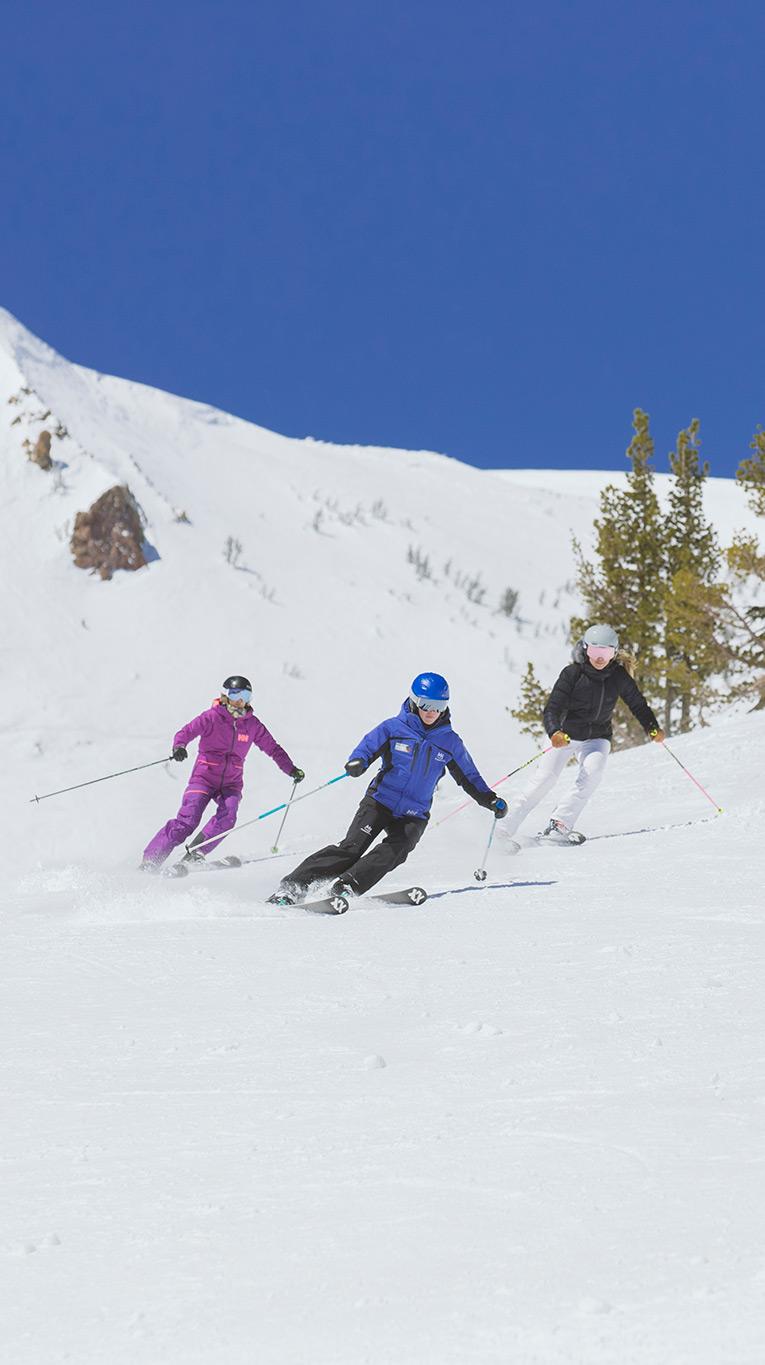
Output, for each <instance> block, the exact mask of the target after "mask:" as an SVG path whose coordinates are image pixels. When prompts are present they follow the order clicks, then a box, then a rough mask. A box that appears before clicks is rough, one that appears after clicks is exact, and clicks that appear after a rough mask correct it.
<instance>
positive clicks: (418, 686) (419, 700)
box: [409, 673, 449, 711]
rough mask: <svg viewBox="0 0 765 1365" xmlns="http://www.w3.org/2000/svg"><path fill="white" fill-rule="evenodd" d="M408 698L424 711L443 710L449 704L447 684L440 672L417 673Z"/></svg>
mask: <svg viewBox="0 0 765 1365" xmlns="http://www.w3.org/2000/svg"><path fill="white" fill-rule="evenodd" d="M409 699H410V701H413V702H414V704H415V706H422V707H424V708H425V710H426V711H445V710H446V709H447V707H448V705H449V684H448V682H447V681H446V678H442V677H441V674H440V673H418V674H417V677H416V678H415V679H414V682H413V683H412V688H411V691H410V693H409Z"/></svg>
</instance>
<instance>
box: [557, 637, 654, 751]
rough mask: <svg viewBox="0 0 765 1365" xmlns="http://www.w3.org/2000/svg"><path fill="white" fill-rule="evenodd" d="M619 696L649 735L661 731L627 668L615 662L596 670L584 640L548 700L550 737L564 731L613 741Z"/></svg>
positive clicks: (572, 736)
mask: <svg viewBox="0 0 765 1365" xmlns="http://www.w3.org/2000/svg"><path fill="white" fill-rule="evenodd" d="M619 697H621V699H622V701H624V702H626V703H627V705H628V706H629V708H630V711H631V712H632V714H633V716H635V718H636V719H637V720H638V721H639V722H640V724H641V725H642V727H643V729H644V730H645V731H646V733H649V732H650V731H651V730H658V728H659V722H658V720H657V719H656V717H655V715H654V713H653V711H652V710H651V708H650V706H649V705H648V702H647V701H646V699H645V697H644V696H643V693H642V692H641V691H640V688H639V687H638V685H637V683H636V682H635V680H634V678H631V677H630V675H629V673H628V672H627V670H626V668H625V667H624V665H623V664H620V663H617V662H616V660H615V659H614V660H612V662H611V663H610V664H607V665H606V667H605V668H602V669H598V668H593V666H592V664H591V663H590V662H589V660H588V659H587V655H586V654H585V651H584V646H583V644H582V643H581V641H580V642H579V644H577V645H576V646H575V648H574V662H573V663H572V664H567V666H566V667H565V668H564V669H563V672H562V673H561V675H560V677H559V678H558V681H557V682H556V684H555V686H554V687H553V690H552V692H551V693H550V695H549V697H548V698H547V705H546V706H545V709H544V726H545V730H546V731H547V733H548V735H553V734H554V733H555V731H556V730H564V731H565V733H566V734H567V735H569V736H570V738H571V739H610V738H611V736H612V734H613V730H612V727H611V718H612V716H613V714H614V707H615V706H616V703H617V701H618V700H619Z"/></svg>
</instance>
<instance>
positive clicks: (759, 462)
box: [736, 427, 765, 517]
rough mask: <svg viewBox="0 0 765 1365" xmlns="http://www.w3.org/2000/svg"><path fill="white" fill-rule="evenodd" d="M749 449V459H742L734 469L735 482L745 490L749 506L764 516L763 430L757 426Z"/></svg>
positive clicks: (764, 453)
mask: <svg viewBox="0 0 765 1365" xmlns="http://www.w3.org/2000/svg"><path fill="white" fill-rule="evenodd" d="M749 449H750V450H752V451H754V454H753V455H752V456H751V458H750V459H746V460H742V461H741V464H740V465H739V467H738V469H737V471H736V483H740V484H741V487H742V488H743V489H744V490H745V491H746V494H747V497H748V500H749V506H750V507H751V508H752V511H753V512H756V513H757V515H758V517H765V431H763V429H762V427H757V430H756V431H755V433H754V436H753V437H752V439H751V441H750V442H749Z"/></svg>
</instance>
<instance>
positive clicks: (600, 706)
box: [589, 678, 606, 739]
mask: <svg viewBox="0 0 765 1365" xmlns="http://www.w3.org/2000/svg"><path fill="white" fill-rule="evenodd" d="M605 696H606V680H605V678H603V679H602V680H601V684H600V701H599V702H598V709H597V711H596V712H595V715H594V716H593V718H592V720H591V721H590V724H589V731H590V734H589V738H590V739H592V732H593V730H594V728H595V722H596V720H597V719H598V716H599V715H600V713H601V711H602V710H603V702H604V700H605Z"/></svg>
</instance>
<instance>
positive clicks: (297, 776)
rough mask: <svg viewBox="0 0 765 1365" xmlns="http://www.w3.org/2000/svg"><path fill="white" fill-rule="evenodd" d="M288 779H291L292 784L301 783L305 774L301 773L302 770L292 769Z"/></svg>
mask: <svg viewBox="0 0 765 1365" xmlns="http://www.w3.org/2000/svg"><path fill="white" fill-rule="evenodd" d="M290 777H291V778H292V781H293V782H302V781H303V778H304V777H305V773H304V772H303V769H302V768H293V769H292V772H291V773H290Z"/></svg>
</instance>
